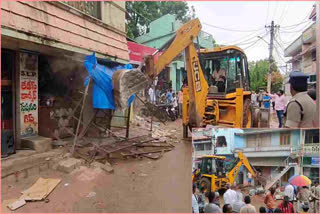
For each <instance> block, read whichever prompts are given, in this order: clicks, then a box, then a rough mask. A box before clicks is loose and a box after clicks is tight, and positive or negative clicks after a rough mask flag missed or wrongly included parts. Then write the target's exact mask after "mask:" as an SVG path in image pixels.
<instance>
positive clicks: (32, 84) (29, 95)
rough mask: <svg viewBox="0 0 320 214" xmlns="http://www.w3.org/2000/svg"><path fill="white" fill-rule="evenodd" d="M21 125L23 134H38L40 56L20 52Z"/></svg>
mask: <svg viewBox="0 0 320 214" xmlns="http://www.w3.org/2000/svg"><path fill="white" fill-rule="evenodd" d="M19 60H20V63H19V64H20V70H19V76H20V125H21V136H22V137H27V136H34V135H37V134H38V56H37V55H34V54H30V53H23V52H22V53H20V54H19Z"/></svg>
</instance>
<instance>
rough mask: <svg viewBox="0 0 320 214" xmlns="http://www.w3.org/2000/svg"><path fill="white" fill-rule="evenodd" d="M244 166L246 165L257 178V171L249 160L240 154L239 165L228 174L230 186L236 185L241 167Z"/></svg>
mask: <svg viewBox="0 0 320 214" xmlns="http://www.w3.org/2000/svg"><path fill="white" fill-rule="evenodd" d="M242 165H244V166H245V167H246V168H247V170H248V171H249V172H250V173H251V174H252V176H253V177H254V178H257V173H256V171H255V169H254V168H253V167H252V166H251V164H250V162H249V160H248V158H247V157H246V156H245V155H244V154H243V153H242V152H238V163H237V164H236V165H235V166H234V167H233V168H232V169H231V170H230V172H229V173H228V177H229V182H230V184H233V183H234V180H235V179H236V177H237V176H238V174H239V170H240V167H241V166H242Z"/></svg>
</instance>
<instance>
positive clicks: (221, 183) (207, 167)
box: [192, 152, 258, 192]
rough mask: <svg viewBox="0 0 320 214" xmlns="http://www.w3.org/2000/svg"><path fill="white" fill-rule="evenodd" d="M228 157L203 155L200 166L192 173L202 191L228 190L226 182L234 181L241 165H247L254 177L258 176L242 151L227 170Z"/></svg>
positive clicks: (231, 182)
mask: <svg viewBox="0 0 320 214" xmlns="http://www.w3.org/2000/svg"><path fill="white" fill-rule="evenodd" d="M225 159H226V157H225V156H219V155H205V156H203V157H201V163H200V164H199V167H198V169H197V170H195V172H194V173H193V175H192V181H193V182H194V183H197V182H199V186H200V190H201V191H202V192H207V191H211V192H215V191H217V190H218V191H224V190H226V184H227V183H230V184H231V185H232V184H233V183H234V181H235V179H236V177H237V176H238V174H239V170H240V167H241V166H242V165H243V166H245V167H246V168H247V169H248V171H249V172H250V173H251V174H252V176H253V177H254V178H257V176H258V175H257V173H256V171H255V169H254V168H253V167H252V166H251V164H250V163H249V161H248V159H247V158H246V156H245V155H244V154H243V153H242V152H238V157H237V159H236V160H235V161H234V162H233V164H231V166H229V167H228V168H229V170H226V161H225Z"/></svg>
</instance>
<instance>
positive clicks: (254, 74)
mask: <svg viewBox="0 0 320 214" xmlns="http://www.w3.org/2000/svg"><path fill="white" fill-rule="evenodd" d="M249 71H250V90H251V91H258V90H259V89H261V88H264V89H266V88H267V80H268V72H269V61H268V60H266V59H265V60H259V61H257V62H249ZM271 72H272V73H271V92H277V91H278V90H279V89H281V88H282V82H283V77H282V75H281V74H280V72H279V70H278V67H277V65H276V64H275V63H272V64H271Z"/></svg>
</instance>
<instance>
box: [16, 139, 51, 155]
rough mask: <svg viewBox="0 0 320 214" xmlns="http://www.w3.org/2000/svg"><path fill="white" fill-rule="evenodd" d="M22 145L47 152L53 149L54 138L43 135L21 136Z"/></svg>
mask: <svg viewBox="0 0 320 214" xmlns="http://www.w3.org/2000/svg"><path fill="white" fill-rule="evenodd" d="M21 146H22V147H24V148H30V149H33V150H35V151H36V152H47V151H49V150H51V149H52V139H51V138H47V137H42V136H33V137H25V138H21Z"/></svg>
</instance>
